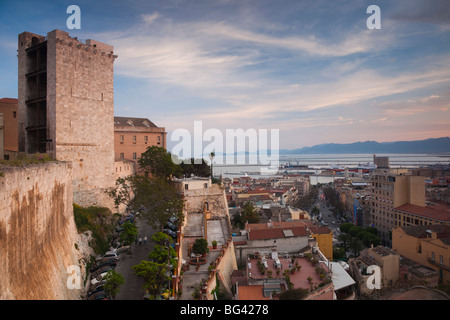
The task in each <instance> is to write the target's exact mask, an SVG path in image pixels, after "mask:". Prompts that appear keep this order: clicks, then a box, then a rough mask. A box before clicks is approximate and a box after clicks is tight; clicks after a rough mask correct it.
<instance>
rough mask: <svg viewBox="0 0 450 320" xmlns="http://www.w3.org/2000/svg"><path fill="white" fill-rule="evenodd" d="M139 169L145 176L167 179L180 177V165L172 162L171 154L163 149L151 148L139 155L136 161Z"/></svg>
mask: <svg viewBox="0 0 450 320" xmlns="http://www.w3.org/2000/svg"><path fill="white" fill-rule="evenodd" d="M138 164H139V167H140V168H141V169H142V170H143V171H144V173H145V175H147V176H148V175H149V174H152V176H155V177H159V178H163V179H167V178H168V177H170V176H174V177H181V175H182V169H181V167H180V165H178V164H175V163H174V162H173V161H172V154H171V153H170V152H168V151H167V150H166V149H165V148H162V147H157V146H151V147H148V148H147V150H146V151H145V152H144V153H142V154H141V157H140V158H139V159H138Z"/></svg>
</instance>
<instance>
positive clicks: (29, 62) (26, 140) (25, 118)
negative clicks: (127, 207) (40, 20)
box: [18, 30, 117, 207]
mask: <svg viewBox="0 0 450 320" xmlns="http://www.w3.org/2000/svg"><path fill="white" fill-rule="evenodd" d="M18 40H19V41H18V82H19V83H18V88H19V92H18V100H19V101H18V119H19V121H18V122H19V152H24V153H36V152H40V153H44V152H46V153H47V154H49V155H51V156H52V157H53V158H54V159H56V160H60V161H71V162H72V176H73V191H74V202H75V203H77V204H79V205H82V206H88V205H103V206H108V207H110V205H108V203H109V202H111V199H109V198H108V196H107V195H106V194H105V193H104V190H105V189H106V188H109V187H111V186H113V185H114V170H115V169H114V99H113V94H114V86H113V70H114V60H115V58H116V57H117V56H115V55H114V53H113V47H112V46H109V45H106V44H104V43H101V42H98V41H94V40H86V42H85V43H82V42H80V41H79V40H78V39H77V38H71V37H70V36H69V34H68V33H67V32H64V31H61V30H53V31H51V32H49V33H48V34H47V36H42V35H37V34H33V33H30V32H24V33H21V34H19V39H18Z"/></svg>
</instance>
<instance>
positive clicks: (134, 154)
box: [133, 152, 137, 160]
mask: <svg viewBox="0 0 450 320" xmlns="http://www.w3.org/2000/svg"><path fill="white" fill-rule="evenodd" d="M136 159H137V154H136V152H133V160H136Z"/></svg>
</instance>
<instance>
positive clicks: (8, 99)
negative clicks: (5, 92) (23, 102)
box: [0, 98, 19, 103]
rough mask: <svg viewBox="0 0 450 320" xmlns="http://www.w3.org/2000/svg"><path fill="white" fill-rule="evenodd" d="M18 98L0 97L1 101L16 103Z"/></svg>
mask: <svg viewBox="0 0 450 320" xmlns="http://www.w3.org/2000/svg"><path fill="white" fill-rule="evenodd" d="M18 101H19V100H17V99H14V98H2V99H0V102H1V103H17V102H18Z"/></svg>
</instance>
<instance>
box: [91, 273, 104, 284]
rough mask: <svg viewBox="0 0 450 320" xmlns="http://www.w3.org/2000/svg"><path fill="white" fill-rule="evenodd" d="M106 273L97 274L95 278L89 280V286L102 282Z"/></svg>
mask: <svg viewBox="0 0 450 320" xmlns="http://www.w3.org/2000/svg"><path fill="white" fill-rule="evenodd" d="M107 273H108V272H103V273H101V274H99V275H98V276H97V278H95V279H92V280H91V284H96V283H97V282H100V281H102V280H103V277H104V276H106V274H107Z"/></svg>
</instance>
